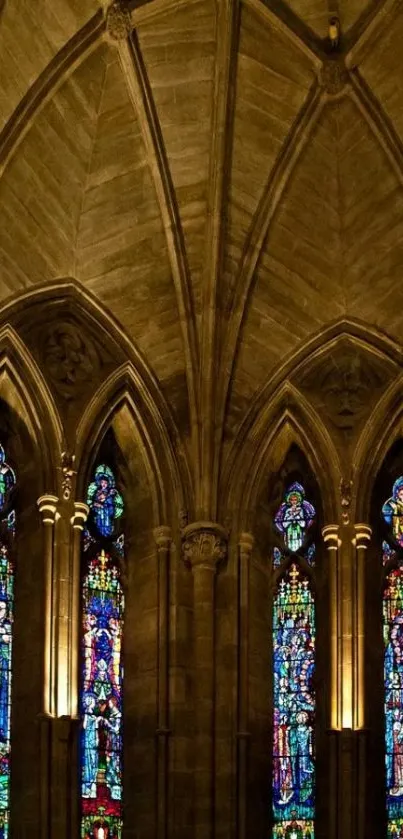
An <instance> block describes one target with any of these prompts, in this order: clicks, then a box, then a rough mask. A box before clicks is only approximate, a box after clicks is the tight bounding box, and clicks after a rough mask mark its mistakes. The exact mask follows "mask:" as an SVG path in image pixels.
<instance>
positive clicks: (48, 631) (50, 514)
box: [37, 495, 59, 839]
mask: <svg viewBox="0 0 403 839" xmlns="http://www.w3.org/2000/svg"><path fill="white" fill-rule="evenodd" d="M58 501H59V499H58V498H57V497H56V496H55V495H42V496H41V497H40V498H38V501H37V504H38V509H39V512H40V514H41V517H42V523H43V526H44V544H43V562H44V599H43V609H44V649H43V706H42V713H41V714H40V717H39V720H38V724H39V726H40V732H41V733H40V750H41V753H40V759H39V765H40V773H41V809H40V812H41V836H42V839H49V835H50V832H49V824H50V806H51V779H50V762H51V743H52V722H53V714H54V712H55V701H56V695H55V694H56V684H55V637H54V602H53V583H54V580H53V547H54V526H55V522H56V519H57V515H58V514H57V505H58Z"/></svg>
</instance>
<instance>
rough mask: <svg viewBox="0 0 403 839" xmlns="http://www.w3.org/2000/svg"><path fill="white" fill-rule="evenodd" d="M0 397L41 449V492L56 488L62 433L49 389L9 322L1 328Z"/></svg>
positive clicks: (61, 448) (62, 439)
mask: <svg viewBox="0 0 403 839" xmlns="http://www.w3.org/2000/svg"><path fill="white" fill-rule="evenodd" d="M0 398H2V399H3V400H4V402H5V403H6V404H8V405H9V406H10V408H11V409H12V410H13V411H14V412H15V414H16V415H17V416H18V417H19V418H20V420H21V422H23V423H24V424H25V426H26V428H27V430H28V432H29V434H30V436H31V438H32V441H33V443H34V444H35V446H37V448H38V451H39V450H40V451H41V459H40V462H41V466H42V471H43V475H42V486H43V491H44V492H50V491H52V490H53V491H54V490H56V488H57V487H56V474H57V471H56V467H57V466H58V465H59V459H60V454H61V452H62V451H63V449H64V433H63V428H62V424H61V420H60V416H59V414H58V411H57V408H56V405H55V403H54V400H53V397H52V395H51V393H50V390H49V388H48V386H47V384H46V382H45V380H44V378H43V376H42V374H41V372H40V370H39V367H38V365H37V364H36V362H35V361H34V359H33V357H32V355H31V353H30V352H29V350H28V349H27V347H26V346H25V344H24V343H23V341H22V340H21V338H20V337H19V335H18V334H17V332H16V331H15V330H14V329H13V328H12V326H10V325H9V324H6V325H4V326H3V327H1V328H0Z"/></svg>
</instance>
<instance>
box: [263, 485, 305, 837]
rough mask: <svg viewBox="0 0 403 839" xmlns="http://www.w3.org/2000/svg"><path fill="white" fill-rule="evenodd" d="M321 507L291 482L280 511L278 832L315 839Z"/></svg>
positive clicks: (275, 629) (276, 561) (276, 556)
mask: <svg viewBox="0 0 403 839" xmlns="http://www.w3.org/2000/svg"><path fill="white" fill-rule="evenodd" d="M315 518H316V511H315V508H314V507H313V505H312V504H311V503H310V502H309V501H308V500H307V498H306V493H305V489H304V487H303V486H302V485H301V484H300V483H298V482H293V483H291V484H290V485H289V486H288V487H287V489H286V492H285V495H284V498H283V501H282V503H281V505H280V507H279V509H278V510H277V512H276V515H275V517H274V526H275V529H276V531H277V533H278V535H279V544H278V545H275V546H274V549H273V557H272V562H273V575H274V597H273V624H272V648H273V760H272V766H273V776H272V821H273V839H314V820H315V723H316V698H315V691H314V682H313V677H314V670H315V636H316V616H315V598H314V592H313V587H312V574H313V569H314V566H315V543H314V541H313V537H312V531H313V529H312V525H313V524H314V522H315Z"/></svg>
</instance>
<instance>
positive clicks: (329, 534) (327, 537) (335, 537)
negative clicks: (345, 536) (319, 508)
mask: <svg viewBox="0 0 403 839" xmlns="http://www.w3.org/2000/svg"><path fill="white" fill-rule="evenodd" d="M322 536H323V541H324V543H325V545H326V548H327V550H328V551H337V550H338V548H339V547H340V545H341V540H340V539H339V525H338V524H327V525H326V526H325V527H323V528H322Z"/></svg>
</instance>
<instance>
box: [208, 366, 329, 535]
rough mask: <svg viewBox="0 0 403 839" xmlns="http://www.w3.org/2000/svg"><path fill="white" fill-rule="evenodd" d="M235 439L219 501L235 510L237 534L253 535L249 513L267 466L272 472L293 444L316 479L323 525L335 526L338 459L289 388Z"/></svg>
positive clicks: (313, 418)
mask: <svg viewBox="0 0 403 839" xmlns="http://www.w3.org/2000/svg"><path fill="white" fill-rule="evenodd" d="M239 438H240V439H238V438H237V440H236V441H235V443H234V446H233V449H232V452H231V459H229V463H228V464H227V469H226V475H225V478H226V483H225V486H226V493H225V496H224V498H225V500H226V503H227V506H228V509H229V510H231V509H233V510H237V516H238V517H239V518H238V531H239V532H240V531H241V530H248V529H250V528H251V529H252V530H253V526H252V523H253V515H254V513H253V511H254V509H255V508H256V502H257V499H258V497H259V493H260V489H261V485H262V482H264V480H265V476H267V472H268V465H269V462H271V464H272V468H271V469H270V471H271V472H275V471H276V469H278V468H279V467H280V465H281V463H282V461H283V460H284V457H285V455H286V453H287V450H288V449H289V448H290V446H291V444H292V443H295V444H296V445H297V446H298V447H299V448H300V449H301V451H303V452H304V453H305V454H306V457H307V459H308V462H309V464H310V466H311V469H312V472H313V473H314V474H315V475H316V477H317V481H318V484H319V487H320V492H321V497H322V501H323V508H324V515H325V518H326V520H327V521H335V520H336V516H337V509H338V506H337V505H338V501H337V489H336V488H337V487H338V486H339V483H340V478H341V467H340V462H339V456H338V454H337V451H336V449H335V447H334V445H333V443H332V440H331V438H330V435H329V434H328V432H327V430H326V428H325V426H324V424H323V423H322V421H321V419H320V418H319V416H318V415H317V413H316V412H315V411H314V410H313V408H312V407H311V406H310V405H309V403H308V402H307V400H306V399H305V398H304V397H303V396H302V394H301V393H300V392H299V391H297V390H296V388H294V386H293V385H291V384H290V383H289V382H286V383H285V384H283V385H282V387H280V388H279V390H278V392H277V393H276V395H275V397H274V399H272V400H271V401H270V402H268V403H267V404H266V405H265V406H264V408H263V409H262V411H261V412H260V413H259V415H258V417H257V419H256V420H255V421H254V422H253V423H251V425H250V426H249V427H247V425H246V423H245V424H244V426H243V428H242V429H241V433H240V435H239Z"/></svg>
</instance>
